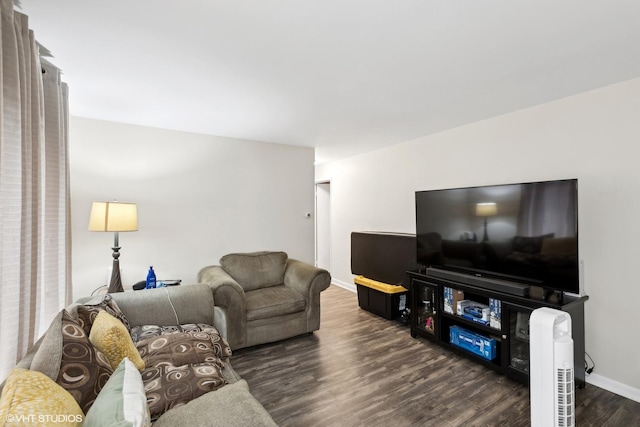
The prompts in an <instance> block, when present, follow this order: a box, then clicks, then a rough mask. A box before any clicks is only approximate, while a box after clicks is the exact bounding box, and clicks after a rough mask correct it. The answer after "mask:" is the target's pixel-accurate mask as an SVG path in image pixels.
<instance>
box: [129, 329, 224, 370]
mask: <svg viewBox="0 0 640 427" xmlns="http://www.w3.org/2000/svg"><path fill="white" fill-rule="evenodd" d="M136 348H137V349H138V352H139V353H140V356H141V357H142V360H144V363H145V364H146V365H147V366H157V365H160V364H171V365H173V366H182V365H186V364H190V363H202V362H209V363H215V364H219V366H220V367H222V364H221V360H220V358H219V357H218V355H216V352H215V350H214V347H213V344H212V343H211V338H210V337H209V335H208V334H207V333H205V332H193V331H189V332H175V333H173V334H165V335H160V336H156V337H152V338H146V339H144V340H142V341H140V342H138V343H137V344H136Z"/></svg>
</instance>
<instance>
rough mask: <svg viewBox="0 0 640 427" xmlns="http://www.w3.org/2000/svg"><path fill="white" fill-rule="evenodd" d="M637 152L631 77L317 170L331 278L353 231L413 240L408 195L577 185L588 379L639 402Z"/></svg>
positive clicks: (636, 96) (345, 268)
mask: <svg viewBox="0 0 640 427" xmlns="http://www.w3.org/2000/svg"><path fill="white" fill-rule="evenodd" d="M425 120H429V118H428V117H425ZM639 147H640V79H635V80H631V81H628V82H624V83H621V84H617V85H613V86H608V87H605V88H601V89H598V90H594V91H591V92H587V93H584V94H581V95H578V96H573V97H570V98H565V99H561V100H558V101H555V102H551V103H548V104H544V105H540V106H537V107H534V108H529V109H526V110H522V111H518V112H515V113H511V114H507V115H504V116H500V117H496V118H493V119H489V120H485V121H482V122H478V123H474V124H471V125H467V126H463V127H459V128H456V129H453V130H450V131H446V132H443V133H440V134H437V135H432V136H427V137H424V138H420V139H417V140H414V141H410V142H406V143H402V144H399V145H395V146H392V147H390V148H386V149H381V150H378V151H374V152H370V153H366V154H362V155H358V156H355V157H351V158H348V159H345V160H341V161H337V162H334V163H328V164H324V165H319V166H317V167H316V181H321V180H329V179H330V180H331V197H332V201H331V206H332V212H331V215H332V236H331V241H332V248H331V256H332V259H331V265H332V275H333V277H334V278H335V279H337V280H338V281H340V282H342V283H346V284H349V283H353V281H352V280H353V276H352V275H351V272H350V233H351V232H352V231H364V230H378V231H396V232H410V233H414V232H415V207H414V192H415V191H418V190H429V189H437V188H451V187H464V186H471V185H485V184H503V183H514V182H525V181H538V180H552V179H560V178H578V179H579V230H580V247H579V250H580V258H581V260H582V261H583V262H584V280H583V283H582V284H581V286H582V290H583V292H584V293H586V294H588V295H589V297H590V299H589V301H587V303H586V348H587V352H588V353H589V355H590V356H591V357H592V358H593V359H594V360H595V363H596V370H595V371H594V373H593V374H592V375H590V376H588V379H587V381H589V382H591V383H593V384H597V385H600V386H602V387H604V388H607V389H609V390H612V391H615V392H617V393H619V394H623V395H626V396H627V397H631V398H633V399H634V400H638V401H640V370H639V369H637V367H636V361H637V359H638V355H639V354H640V339H638V336H639V335H638V332H637V330H636V329H637V325H638V310H637V307H636V306H637V304H638V301H640V275H639V273H640V269H639V267H638V266H639V265H640V220H639V219H640V216H639V215H638V212H640V189H639V187H638V185H639V183H640V167H639V166H638V161H639V160H638V159H639V158H640V148H639Z"/></svg>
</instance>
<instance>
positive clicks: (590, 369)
mask: <svg viewBox="0 0 640 427" xmlns="http://www.w3.org/2000/svg"><path fill="white" fill-rule="evenodd" d="M584 354H585V356H587V357H588V358H589V360H590V361H591V367H589V363H588V362H587V359H585V360H584V370H585V372H586V373H587V375H590V374H591V372H593V370H594V369H595V368H596V363H595V362H594V361H593V359H592V358H591V356H589V353H587V352H586V351H585V352H584Z"/></svg>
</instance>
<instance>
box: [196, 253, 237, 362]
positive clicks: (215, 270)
mask: <svg viewBox="0 0 640 427" xmlns="http://www.w3.org/2000/svg"><path fill="white" fill-rule="evenodd" d="M198 282H200V283H206V284H207V285H208V286H209V287H210V288H211V289H212V291H213V298H214V300H215V303H216V306H217V307H220V308H221V309H222V310H223V311H224V313H225V315H226V318H227V319H226V329H227V341H228V342H229V345H230V346H231V348H232V349H237V348H242V347H245V346H246V340H247V335H246V331H247V315H246V304H245V294H244V289H242V286H240V284H239V283H238V282H236V281H235V280H234V278H233V277H231V276H230V275H229V274H228V273H227V272H226V271H224V270H223V269H222V267H220V266H219V265H211V266H208V267H204V268H202V269H201V270H200V271H199V272H198Z"/></svg>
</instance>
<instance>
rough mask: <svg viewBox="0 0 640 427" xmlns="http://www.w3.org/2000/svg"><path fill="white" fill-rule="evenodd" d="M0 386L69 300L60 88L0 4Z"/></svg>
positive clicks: (54, 72) (63, 94) (64, 116)
mask: <svg viewBox="0 0 640 427" xmlns="http://www.w3.org/2000/svg"><path fill="white" fill-rule="evenodd" d="M0 2H1V4H0V6H1V14H2V20H1V21H0V37H1V39H0V49H1V52H0V80H2V91H1V92H0V343H1V345H0V381H2V380H4V378H6V376H7V374H8V372H9V370H10V369H11V368H12V367H13V366H15V364H16V361H17V360H19V359H20V358H21V357H22V356H23V355H24V353H25V352H26V351H27V349H28V348H29V346H30V345H31V344H33V342H34V341H35V340H37V339H38V338H39V337H40V336H41V335H42V334H43V333H44V332H45V331H46V328H47V327H48V325H49V323H50V322H51V319H52V318H53V317H54V315H55V314H56V313H57V312H59V311H60V309H61V308H62V307H64V306H65V305H67V304H68V303H69V302H70V300H71V279H70V275H71V265H70V259H71V232H70V231H71V229H70V214H69V212H70V203H69V167H68V149H67V147H68V137H67V129H68V112H67V111H68V106H67V95H68V94H67V87H66V84H64V83H62V82H61V77H60V70H58V69H57V68H56V67H55V66H53V65H52V64H50V63H49V62H47V61H45V60H41V58H40V55H39V48H38V45H37V43H36V40H35V37H34V34H33V32H32V31H30V30H29V28H28V19H27V16H26V15H24V14H21V13H18V12H16V11H14V9H13V2H12V0H0Z"/></svg>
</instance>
